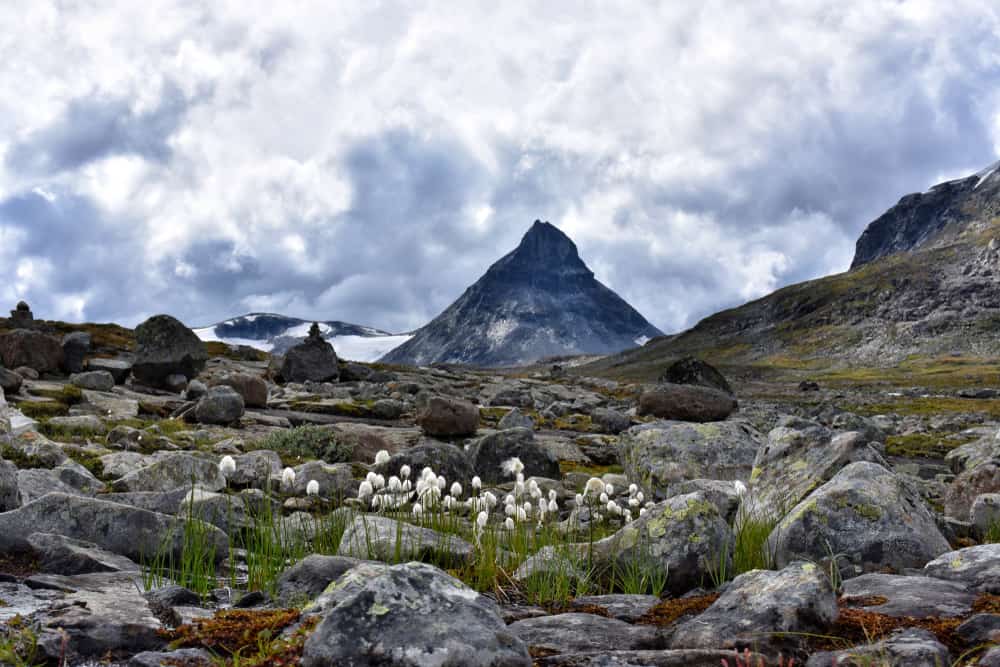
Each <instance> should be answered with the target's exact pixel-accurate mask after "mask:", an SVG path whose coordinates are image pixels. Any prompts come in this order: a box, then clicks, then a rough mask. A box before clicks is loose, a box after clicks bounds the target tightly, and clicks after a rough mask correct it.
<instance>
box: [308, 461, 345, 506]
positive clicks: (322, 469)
mask: <svg viewBox="0 0 1000 667" xmlns="http://www.w3.org/2000/svg"><path fill="white" fill-rule="evenodd" d="M312 481H315V482H316V483H317V484H318V485H319V495H320V496H321V497H323V498H334V499H344V498H350V497H352V496H354V495H356V494H357V492H358V483H357V482H356V481H355V480H354V475H352V474H351V464H350V463H333V464H329V463H324V462H323V461H307V462H306V463H303V464H302V465H299V466H295V484H294V485H293V487H292V492H293V493H295V494H296V495H305V494H306V490H307V488H308V486H309V482H312Z"/></svg>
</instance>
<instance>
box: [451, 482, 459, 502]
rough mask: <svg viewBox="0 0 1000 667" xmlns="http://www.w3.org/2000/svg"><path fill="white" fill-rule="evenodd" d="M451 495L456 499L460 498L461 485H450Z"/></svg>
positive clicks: (455, 483)
mask: <svg viewBox="0 0 1000 667" xmlns="http://www.w3.org/2000/svg"><path fill="white" fill-rule="evenodd" d="M451 495H453V496H455V497H456V498H459V497H461V495H462V485H461V484H459V483H458V482H453V483H452V485H451Z"/></svg>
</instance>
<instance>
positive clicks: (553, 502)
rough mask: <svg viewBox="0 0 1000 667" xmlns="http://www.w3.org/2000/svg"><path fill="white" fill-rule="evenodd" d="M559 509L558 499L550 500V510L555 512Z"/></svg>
mask: <svg viewBox="0 0 1000 667" xmlns="http://www.w3.org/2000/svg"><path fill="white" fill-rule="evenodd" d="M558 511H559V505H557V504H556V499H555V498H553V499H552V500H550V501H549V512H552V513H553V514H554V513H556V512H558Z"/></svg>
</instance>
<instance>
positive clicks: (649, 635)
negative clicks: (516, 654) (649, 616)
mask: <svg viewBox="0 0 1000 667" xmlns="http://www.w3.org/2000/svg"><path fill="white" fill-rule="evenodd" d="M507 629H508V630H509V631H510V632H511V633H512V634H514V635H516V636H517V637H519V638H520V639H521V641H523V642H524V643H525V644H527V645H528V646H530V647H532V648H533V649H541V650H543V651H553V652H556V653H575V652H582V651H612V650H626V651H628V650H642V649H659V648H665V646H666V641H665V640H664V638H663V633H662V631H661V630H660V629H659V628H657V627H655V626H652V625H631V624H629V623H626V622H625V621H619V620H618V619H614V618H604V617H603V616H596V615H594V614H578V613H568V614H555V615H553V616H539V617H537V618H526V619H524V620H521V621H517V622H515V623H511V624H510V625H509V626H507Z"/></svg>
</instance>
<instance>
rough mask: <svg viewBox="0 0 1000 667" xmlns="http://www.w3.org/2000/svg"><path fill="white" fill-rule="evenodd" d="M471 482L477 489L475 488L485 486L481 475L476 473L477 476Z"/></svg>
mask: <svg viewBox="0 0 1000 667" xmlns="http://www.w3.org/2000/svg"><path fill="white" fill-rule="evenodd" d="M471 484H472V488H473V489H475V490H477V491H478V490H479V489H481V488H483V480H481V479H479V475H476V476H475V477H473V478H472V482H471Z"/></svg>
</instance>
